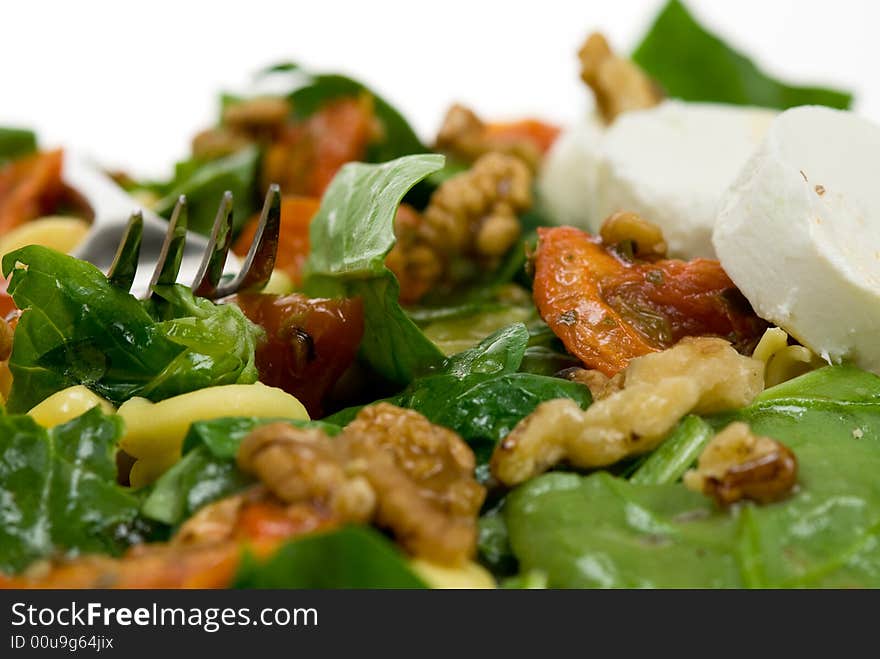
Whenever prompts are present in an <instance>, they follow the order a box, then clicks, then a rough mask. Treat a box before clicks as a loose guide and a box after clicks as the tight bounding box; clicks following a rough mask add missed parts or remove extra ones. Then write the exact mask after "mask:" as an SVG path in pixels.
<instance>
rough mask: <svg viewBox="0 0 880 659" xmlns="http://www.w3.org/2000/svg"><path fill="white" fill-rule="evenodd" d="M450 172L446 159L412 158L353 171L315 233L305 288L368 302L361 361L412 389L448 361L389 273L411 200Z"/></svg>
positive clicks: (340, 180)
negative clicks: (398, 218)
mask: <svg viewBox="0 0 880 659" xmlns="http://www.w3.org/2000/svg"><path fill="white" fill-rule="evenodd" d="M442 165H443V156H439V155H421V156H406V157H403V158H399V159H397V160H392V161H391V162H387V163H383V164H381V165H365V164H362V163H349V164H347V165H345V166H344V167H343V168H342V169H341V170H340V171H339V173H338V174H337V175H336V177H335V178H334V179H333V182H332V183H331V184H330V187H329V188H328V189H327V191H326V192H325V193H324V198H323V200H322V201H321V208H320V210H319V211H318V214H317V215H316V216H315V218H314V219H313V220H312V223H311V228H310V242H311V245H312V249H311V253H310V254H309V258H308V261H307V262H306V267H305V270H306V279H305V282H304V288H305V290H306V292H307V293H308V294H310V295H312V296H325V297H337V296H348V297H360V298H362V299H363V302H364V337H363V341H362V342H361V355H362V356H363V358H364V359H365V360H366V361H367V362H368V363H369V364H370V365H371V366H372V367H373V368H374V369H375V370H376V371H377V372H378V373H380V374H381V375H382V376H384V377H386V378H388V379H389V380H391V381H394V382H397V383H400V384H406V383H407V382H409V381H410V380H412V378H413V377H414V376H415V375H416V374H417V373H419V372H421V371H424V370H425V369H427V368H428V367H430V366H432V365H434V364H436V363H438V362H439V361H441V360H442V359H443V354H442V353H441V352H440V351H439V350H438V349H437V347H436V346H435V345H434V344H433V343H431V341H430V340H429V339H428V338H427V337H426V336H425V335H424V334H423V333H422V332H421V330H419V328H418V327H417V326H416V325H415V323H413V321H412V320H410V318H409V317H408V316H407V315H406V313H404V311H403V309H402V308H401V307H400V304H399V302H398V297H399V292H400V286H399V284H398V283H397V279H396V278H395V277H394V275H393V274H392V272H391V271H390V270H389V269H388V268H386V267H385V255H386V254H387V253H388V252H389V251H390V250H391V248H392V246H393V245H394V241H395V238H394V230H393V226H394V217H395V215H396V213H397V206H398V205H399V204H400V200H401V198H402V197H403V195H404V194H405V193H406V191H407V190H409V189H410V188H411V187H412V186H413V185H414V184H415V183H416V182H417V181H419V180H421V179H423V178H424V177H425V176H427V175H428V174H429V173H430V172H433V171H436V170H437V169H439V168H440V167H441V166H442Z"/></svg>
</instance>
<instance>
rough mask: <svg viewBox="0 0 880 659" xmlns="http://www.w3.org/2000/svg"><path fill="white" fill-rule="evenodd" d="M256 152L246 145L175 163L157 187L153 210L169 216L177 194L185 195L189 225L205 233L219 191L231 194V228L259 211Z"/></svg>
mask: <svg viewBox="0 0 880 659" xmlns="http://www.w3.org/2000/svg"><path fill="white" fill-rule="evenodd" d="M259 157H260V152H259V149H257V147H255V146H250V147H246V148H244V149H242V150H240V151H237V152H235V153H233V154H231V155H229V156H225V157H223V158H218V159H217V160H209V161H204V162H202V161H199V160H186V161H183V162H181V163H178V165H177V168H176V171H175V174H174V178H173V179H172V180H171V181H170V182H169V183H167V184H165V185H163V186H161V191H162V193H163V196H162V198H161V199H160V200H159V201H158V202H156V205H155V207H154V210H155V211H156V212H157V213H159V214H160V215H162V216H164V217H170V216H171V211H173V210H174V205H175V204H176V203H177V200H178V198H179V197H180V195H182V194H185V195H186V200H187V209H188V211H189V228H190V229H192V230H193V231H197V232H199V233H203V234H205V235H208V234H209V233H211V227H212V226H213V224H214V217H215V216H216V214H217V208H218V206H219V204H220V200H221V199H222V198H223V194H224V193H225V192H226V191H227V190H228V191H230V192H232V194H233V197H234V205H233V231H238V229H239V228H241V226H242V225H243V224H244V223H245V222H246V221H247V220H248V219H250V217H251V216H252V215H253V214H254V213H256V212H257V211H258V210H259V199H258V196H259V192H258V190H257V165H258V163H259Z"/></svg>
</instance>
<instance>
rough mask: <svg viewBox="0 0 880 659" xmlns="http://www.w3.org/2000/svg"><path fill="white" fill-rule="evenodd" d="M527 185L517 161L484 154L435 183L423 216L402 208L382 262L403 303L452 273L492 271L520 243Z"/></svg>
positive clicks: (527, 176)
mask: <svg viewBox="0 0 880 659" xmlns="http://www.w3.org/2000/svg"><path fill="white" fill-rule="evenodd" d="M531 186H532V175H531V172H529V169H528V167H526V166H525V165H524V164H523V163H522V161H521V160H519V159H518V158H515V157H513V156H509V155H505V154H502V153H488V154H486V155H484V156H481V157H480V158H479V159H478V160H477V161H476V162H475V163H474V165H473V167H471V169H469V170H467V171H466V172H462V173H461V174H458V175H456V176H453V177H452V178H450V179H449V180H447V181H445V182H444V183H443V184H442V185H440V187H439V188H437V190H435V191H434V193H433V194H432V195H431V199H430V202H429V203H428V207H427V208H426V209H425V212H424V213H423V214H422V215H419V214H418V213H416V211H414V210H412V209H404V208H403V207H402V209H401V212H399V213H398V215H397V219H396V221H395V233H396V236H397V244H396V245H395V246H394V248H393V249H392V250H391V253H390V254H389V255H388V258H387V260H386V263H387V264H388V267H389V268H390V269H391V270H392V271H393V272H394V273H395V275H397V277H398V279H399V280H400V282H401V299H402V300H403V302H404V303H411V302H415V301H417V300H418V299H419V298H420V297H421V296H422V295H424V293H425V292H427V291H428V290H431V289H432V288H434V287H435V286H438V285H451V284H454V283H455V282H456V281H457V279H456V278H457V277H458V276H459V275H458V274H456V273H462V272H463V273H473V272H474V271H475V270H476V271H480V270H482V271H491V270H493V269H494V268H496V267H497V266H498V264H499V262H500V260H501V258H502V257H503V256H504V254H506V253H507V252H508V251H509V250H510V249H511V248H512V247H513V246H514V244H516V241H517V240H518V239H519V236H520V232H521V226H520V222H519V219H518V215H519V214H520V213H523V212H524V211H526V210H528V209H529V208H530V207H531V205H532V192H531Z"/></svg>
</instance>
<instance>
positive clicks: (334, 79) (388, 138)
mask: <svg viewBox="0 0 880 659" xmlns="http://www.w3.org/2000/svg"><path fill="white" fill-rule="evenodd" d="M287 73H289V74H291V75H290V78H291V80H290V85H291V88H292V89H291V91H290V92H289V93H288V94H287V98H288V99H289V100H290V102H291V105H292V107H293V114H294V116H295V117H297V118H299V119H307V118H308V117H310V116H311V115H312V114H314V113H315V112H317V111H318V110H319V109H320V108H321V107H322V106H324V105H325V104H326V103H327V102H328V101H332V100H335V99H339V98H351V97H357V96H360V95H361V94H368V95H369V96H370V97H371V98H372V100H373V112H374V113H375V116H376V119H377V120H378V121H379V124H380V125H381V128H382V130H381V133H382V137H381V139H380V140H378V141H376V142H374V143H372V144H370V145H369V146H368V148H367V162H373V163H377V162H385V161H387V160H393V159H395V158H399V157H401V156H407V155H411V154H414V153H426V152H427V151H429V149H428V148H427V147H426V146H425V145H423V144H422V142H421V140H419V138H418V136H417V135H416V133H415V131H414V130H413V129H412V127H410V125H409V123H407V121H406V119H404V118H403V115H401V114H400V112H398V111H397V110H396V109H395V108H394V107H393V106H392V105H391V104H390V103H388V102H387V101H386V100H385V99H383V98H382V97H381V96H379V95H378V94H376V93H375V92H374V91H372V90H370V89H369V88H368V87H367V86H366V85H364V84H363V83H361V82H359V81H357V80H354V79H353V78H349V77H347V76H344V75H340V74H338V73H307V72H306V71H304V70H303V68H302V67H300V66H299V65H297V64H294V63H292V62H285V63H282V64H276V65H275V66H272V67H269V68H268V69H266V71H264V72H263V74H262V75H267V74H275V75H277V74H287Z"/></svg>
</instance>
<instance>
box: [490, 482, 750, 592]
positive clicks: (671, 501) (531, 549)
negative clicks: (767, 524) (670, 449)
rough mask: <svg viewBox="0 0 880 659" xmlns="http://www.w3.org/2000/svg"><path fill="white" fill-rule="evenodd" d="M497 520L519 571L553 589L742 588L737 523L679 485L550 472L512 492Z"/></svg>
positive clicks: (708, 501) (708, 502) (707, 500)
mask: <svg viewBox="0 0 880 659" xmlns="http://www.w3.org/2000/svg"><path fill="white" fill-rule="evenodd" d="M504 517H505V521H506V522H507V527H508V531H509V534H510V543H511V546H512V548H513V551H514V554H515V555H516V557H517V558H518V559H519V564H520V568H521V570H522V571H524V572H529V571H532V570H537V571H540V572H543V573H545V574H546V575H547V578H548V585H549V586H550V587H552V588H597V587H598V588H646V587H658V588H682V587H683V588H698V587H715V588H719V587H737V586H740V585H741V581H740V576H739V570H738V568H737V564H736V560H735V558H734V556H733V549H734V546H735V534H736V521H735V519H734V518H733V517H731V516H728V515H720V514H718V513H716V512H715V511H714V507H713V504H712V502H711V501H710V500H709V499H707V498H706V497H704V496H702V495H700V494H696V493H694V492H691V491H689V490H687V489H685V487H684V486H682V485H653V486H645V485H633V484H631V483H627V482H626V481H624V480H620V479H617V478H615V477H613V476H611V475H609V474H607V473H605V472H599V473H596V474H593V475H592V476H578V475H577V474H567V473H559V472H556V473H550V474H545V475H543V476H539V477H538V478H535V479H534V480H531V481H529V482H528V483H526V484H524V485H523V486H521V487H519V488H517V489H516V490H515V491H514V492H512V493H511V494H510V496H508V498H507V502H506V504H505V506H504Z"/></svg>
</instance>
